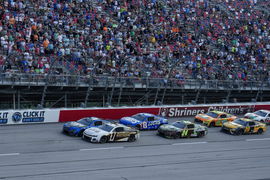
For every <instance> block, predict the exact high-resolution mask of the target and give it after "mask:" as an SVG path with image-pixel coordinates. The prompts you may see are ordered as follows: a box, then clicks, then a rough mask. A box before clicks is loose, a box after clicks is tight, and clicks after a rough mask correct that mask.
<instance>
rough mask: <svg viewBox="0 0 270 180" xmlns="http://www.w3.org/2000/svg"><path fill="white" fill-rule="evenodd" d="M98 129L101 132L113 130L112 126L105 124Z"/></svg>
mask: <svg viewBox="0 0 270 180" xmlns="http://www.w3.org/2000/svg"><path fill="white" fill-rule="evenodd" d="M99 129H102V130H103V131H107V132H111V130H112V129H113V126H110V125H108V124H105V125H102V126H100V127H99Z"/></svg>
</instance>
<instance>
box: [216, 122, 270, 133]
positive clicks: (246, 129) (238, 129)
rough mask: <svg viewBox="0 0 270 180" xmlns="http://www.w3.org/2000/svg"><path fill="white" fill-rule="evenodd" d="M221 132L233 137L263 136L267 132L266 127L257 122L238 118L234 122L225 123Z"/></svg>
mask: <svg viewBox="0 0 270 180" xmlns="http://www.w3.org/2000/svg"><path fill="white" fill-rule="evenodd" d="M221 131H223V132H229V133H230V134H233V135H242V134H262V133H263V132H265V131H266V125H265V124H264V123H261V122H258V121H255V120H251V119H246V118H238V119H236V120H234V121H232V122H225V123H224V124H223V125H222V127H221Z"/></svg>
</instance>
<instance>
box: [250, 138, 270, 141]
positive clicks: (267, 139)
mask: <svg viewBox="0 0 270 180" xmlns="http://www.w3.org/2000/svg"><path fill="white" fill-rule="evenodd" d="M269 140H270V138H261V139H246V141H269Z"/></svg>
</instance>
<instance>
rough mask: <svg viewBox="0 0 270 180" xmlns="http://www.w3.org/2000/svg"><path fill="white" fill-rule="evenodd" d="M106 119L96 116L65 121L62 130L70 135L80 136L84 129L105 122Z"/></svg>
mask: <svg viewBox="0 0 270 180" xmlns="http://www.w3.org/2000/svg"><path fill="white" fill-rule="evenodd" d="M106 123H107V121H105V120H103V119H100V118H97V117H85V118H82V119H80V120H78V121H72V122H67V123H65V124H64V126H63V132H64V133H66V134H69V135H71V136H82V134H83V132H84V130H85V129H87V128H90V127H97V126H101V125H104V124H106Z"/></svg>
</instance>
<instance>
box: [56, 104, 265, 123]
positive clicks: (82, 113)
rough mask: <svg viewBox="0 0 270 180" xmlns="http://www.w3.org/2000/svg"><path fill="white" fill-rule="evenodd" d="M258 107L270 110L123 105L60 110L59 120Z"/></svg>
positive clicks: (237, 112) (179, 114)
mask: <svg viewBox="0 0 270 180" xmlns="http://www.w3.org/2000/svg"><path fill="white" fill-rule="evenodd" d="M259 109H266V110H270V102H267V103H242V104H226V105H221V104H211V105H182V106H154V107H132V108H131V107H125V108H100V109H73V110H61V111H60V117H59V122H66V121H76V120H78V119H80V118H82V117H87V116H89V117H90V116H96V117H100V118H104V119H120V118H121V117H124V116H131V115H133V114H136V113H140V112H145V113H152V114H156V115H161V116H165V117H188V116H195V115H196V114H198V113H206V112H208V111H211V110H220V111H225V112H228V113H231V114H235V115H240V114H244V113H246V112H253V111H256V110H259Z"/></svg>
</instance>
